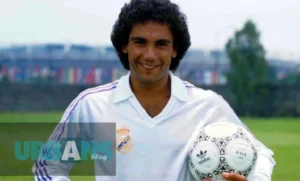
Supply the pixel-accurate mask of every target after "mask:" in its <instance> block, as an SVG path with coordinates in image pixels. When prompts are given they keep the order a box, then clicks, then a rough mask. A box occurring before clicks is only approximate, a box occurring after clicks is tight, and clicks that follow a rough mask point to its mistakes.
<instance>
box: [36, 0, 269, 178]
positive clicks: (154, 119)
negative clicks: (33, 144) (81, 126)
mask: <svg viewBox="0 0 300 181" xmlns="http://www.w3.org/2000/svg"><path fill="white" fill-rule="evenodd" d="M111 40H112V43H113V45H114V47H115V49H116V51H117V53H118V56H119V58H120V60H121V63H122V64H123V66H124V68H125V69H127V70H129V73H128V75H126V76H124V77H122V78H121V79H120V80H118V81H116V82H114V83H111V84H107V85H103V86H99V87H96V88H93V89H89V90H87V91H84V92H83V93H81V94H80V95H79V96H78V97H77V98H76V99H75V100H74V101H73V102H72V103H71V105H70V106H69V108H68V109H67V110H66V112H65V114H64V116H63V118H62V120H61V122H63V123H66V122H96V121H99V120H106V121H108V122H113V123H116V126H117V131H116V132H117V135H118V136H120V137H117V139H118V138H119V139H122V138H121V136H122V135H123V136H124V135H125V136H127V137H126V138H127V139H126V142H125V141H123V142H122V144H120V145H117V148H116V150H117V163H116V169H117V173H116V176H111V177H109V176H96V180H99V181H102V180H109V181H111V180H122V181H123V180H124V181H129V180H130V181H134V180H146V181H148V180H149V181H150V180H151V181H154V180H155V181H156V180H167V181H189V180H193V178H192V176H191V174H190V172H189V168H188V164H187V154H188V148H189V145H190V142H191V140H192V138H193V135H194V134H195V133H197V131H199V129H201V128H203V127H204V126H205V125H207V124H210V123H213V122H217V121H221V120H226V121H230V122H233V123H235V124H239V125H242V126H245V125H244V124H243V123H242V122H241V121H240V120H239V118H238V117H237V116H236V114H235V113H234V112H233V110H232V109H231V108H230V106H229V105H228V104H227V103H226V101H225V100H224V99H222V97H220V96H219V95H217V94H216V93H214V92H212V91H205V90H203V89H201V88H197V87H195V86H194V85H192V84H190V83H188V82H186V81H182V80H181V79H179V78H178V77H176V76H174V75H173V74H172V72H174V71H175V70H176V68H177V67H178V65H179V63H180V60H181V59H182V57H183V56H184V54H185V53H186V51H187V49H188V48H189V46H190V44H191V43H190V35H189V32H188V26H187V23H186V17H185V15H184V14H183V13H181V12H180V10H179V7H178V6H177V5H176V4H173V3H171V2H170V1H169V0H131V2H130V3H129V4H125V6H124V7H123V8H122V10H121V13H120V15H119V18H118V20H117V21H116V23H115V25H114V27H113V30H112V34H111ZM58 129H59V128H58ZM53 137H59V135H58V134H55V133H54V134H53ZM123 143H124V144H123ZM256 147H257V150H258V160H257V164H256V167H254V169H253V171H252V174H251V175H249V177H248V178H246V177H244V176H241V175H237V174H233V173H223V176H224V178H226V179H227V180H230V181H246V180H248V181H262V180H263V181H270V180H271V174H272V170H273V167H274V165H275V161H274V159H273V158H272V155H273V153H272V151H271V150H269V149H268V148H266V147H265V146H264V145H263V144H262V143H261V142H259V141H258V140H256ZM55 169H61V170H63V171H64V172H66V174H64V175H60V176H55V175H54V176H53V175H52V176H51V173H53V172H52V170H55ZM69 170H70V167H69V166H68V165H62V163H52V162H49V163H41V162H37V164H36V167H35V170H34V172H35V174H36V175H35V178H36V180H55V181H62V180H68V178H67V172H68V171H69Z"/></svg>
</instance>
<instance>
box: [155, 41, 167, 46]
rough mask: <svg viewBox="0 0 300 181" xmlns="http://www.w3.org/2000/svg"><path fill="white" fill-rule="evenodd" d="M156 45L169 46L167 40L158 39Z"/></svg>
mask: <svg viewBox="0 0 300 181" xmlns="http://www.w3.org/2000/svg"><path fill="white" fill-rule="evenodd" d="M156 45H157V46H158V47H167V46H168V42H166V41H158V42H157V44H156Z"/></svg>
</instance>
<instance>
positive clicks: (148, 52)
mask: <svg viewBox="0 0 300 181" xmlns="http://www.w3.org/2000/svg"><path fill="white" fill-rule="evenodd" d="M144 58H145V60H147V61H153V60H155V59H156V52H155V49H154V48H153V47H151V46H149V47H147V48H146V49H145V52H144Z"/></svg>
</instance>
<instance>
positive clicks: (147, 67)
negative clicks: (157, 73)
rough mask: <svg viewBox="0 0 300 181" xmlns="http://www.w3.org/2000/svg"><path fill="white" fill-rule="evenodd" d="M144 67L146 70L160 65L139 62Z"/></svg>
mask: <svg viewBox="0 0 300 181" xmlns="http://www.w3.org/2000/svg"><path fill="white" fill-rule="evenodd" d="M139 64H140V65H141V66H142V67H143V68H144V69H146V70H153V69H155V68H156V67H158V66H159V65H146V64H143V63H139Z"/></svg>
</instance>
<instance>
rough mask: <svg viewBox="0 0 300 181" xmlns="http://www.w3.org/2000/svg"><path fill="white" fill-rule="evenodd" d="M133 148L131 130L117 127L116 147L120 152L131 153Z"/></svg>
mask: <svg viewBox="0 0 300 181" xmlns="http://www.w3.org/2000/svg"><path fill="white" fill-rule="evenodd" d="M132 148H133V141H132V139H131V138H130V130H129V129H128V128H124V127H122V128H120V129H117V136H116V149H117V152H118V153H122V154H125V153H129V152H130V151H131V150H132Z"/></svg>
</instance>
